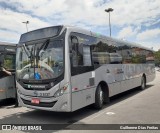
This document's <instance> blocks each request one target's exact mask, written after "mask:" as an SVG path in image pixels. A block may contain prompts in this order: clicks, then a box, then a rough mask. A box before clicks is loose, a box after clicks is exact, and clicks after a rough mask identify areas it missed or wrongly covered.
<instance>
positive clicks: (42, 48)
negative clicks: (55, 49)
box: [36, 39, 50, 66]
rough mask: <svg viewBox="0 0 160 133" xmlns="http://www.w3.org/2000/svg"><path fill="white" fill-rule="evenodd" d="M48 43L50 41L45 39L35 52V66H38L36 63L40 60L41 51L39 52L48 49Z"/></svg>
mask: <svg viewBox="0 0 160 133" xmlns="http://www.w3.org/2000/svg"><path fill="white" fill-rule="evenodd" d="M49 42H50V39H47V40H46V41H45V42H44V43H43V44H42V45H41V47H40V48H39V49H37V52H36V66H38V62H39V59H40V55H39V53H40V51H41V50H46V49H47V47H48V44H49Z"/></svg>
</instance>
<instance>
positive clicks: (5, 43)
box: [0, 41, 16, 47]
mask: <svg viewBox="0 0 160 133" xmlns="http://www.w3.org/2000/svg"><path fill="white" fill-rule="evenodd" d="M0 45H3V46H15V47H16V44H15V43H8V42H1V41H0Z"/></svg>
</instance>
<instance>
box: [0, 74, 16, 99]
mask: <svg viewBox="0 0 160 133" xmlns="http://www.w3.org/2000/svg"><path fill="white" fill-rule="evenodd" d="M6 98H15V85H14V77H13V76H7V77H5V78H1V79H0V100H2V99H6Z"/></svg>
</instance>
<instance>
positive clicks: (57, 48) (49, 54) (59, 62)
mask: <svg viewBox="0 0 160 133" xmlns="http://www.w3.org/2000/svg"><path fill="white" fill-rule="evenodd" d="M63 46H64V44H63V41H62V40H49V39H48V40H45V41H42V42H37V43H35V42H34V43H27V44H23V45H21V46H20V47H18V48H17V57H16V58H17V59H16V68H17V70H16V74H17V78H19V79H29V80H30V79H31V80H45V79H53V78H57V77H59V76H60V75H61V74H62V73H63V60H64V59H63Z"/></svg>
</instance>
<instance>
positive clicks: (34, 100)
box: [31, 98, 40, 104]
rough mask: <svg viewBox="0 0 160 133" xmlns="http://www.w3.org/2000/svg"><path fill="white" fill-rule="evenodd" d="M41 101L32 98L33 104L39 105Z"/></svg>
mask: <svg viewBox="0 0 160 133" xmlns="http://www.w3.org/2000/svg"><path fill="white" fill-rule="evenodd" d="M39 102H40V100H39V99H38V98H32V100H31V103H34V104H39Z"/></svg>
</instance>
